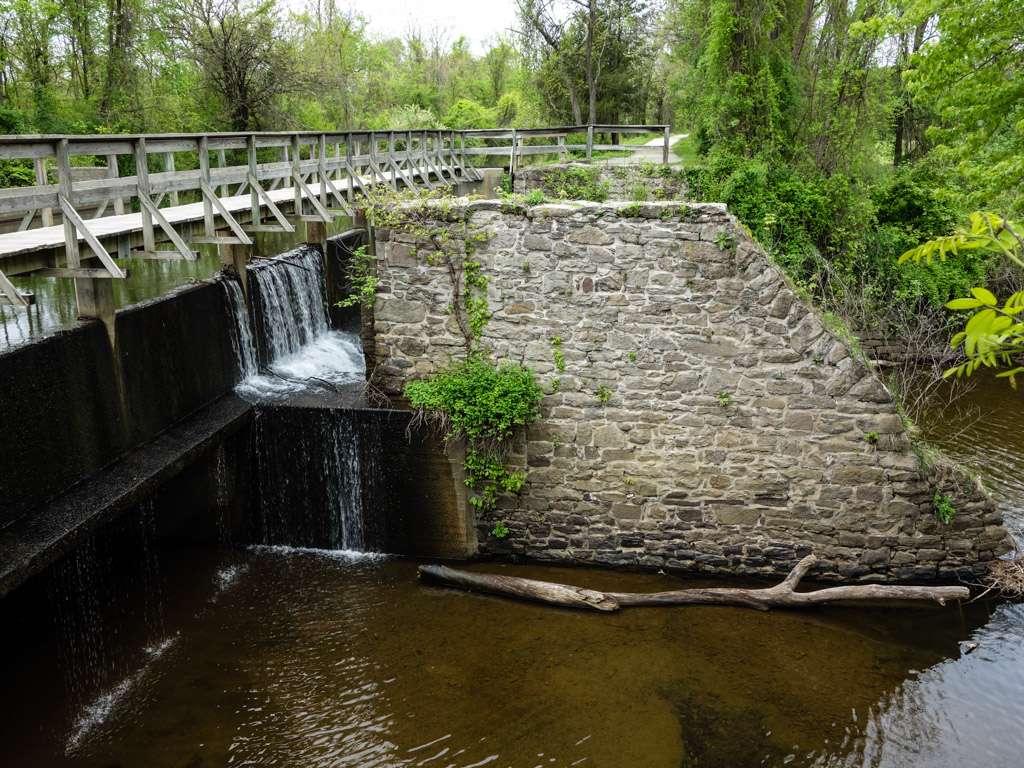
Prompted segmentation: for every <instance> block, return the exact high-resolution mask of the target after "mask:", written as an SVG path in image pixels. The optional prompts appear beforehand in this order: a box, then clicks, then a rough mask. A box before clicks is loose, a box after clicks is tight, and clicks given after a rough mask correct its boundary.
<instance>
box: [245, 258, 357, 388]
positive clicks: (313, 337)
mask: <svg viewBox="0 0 1024 768" xmlns="http://www.w3.org/2000/svg"><path fill="white" fill-rule="evenodd" d="M248 270H249V271H248V275H249V286H250V291H251V298H252V303H253V319H254V324H253V326H252V327H253V328H254V329H255V333H252V332H250V331H249V326H248V324H247V323H246V320H247V317H246V315H245V313H244V311H243V309H242V308H239V307H238V305H237V304H235V307H236V309H235V314H236V318H237V320H236V325H237V326H238V328H239V331H238V338H239V340H240V343H241V345H242V347H244V348H245V349H246V350H249V351H247V352H246V355H251V356H250V357H247V358H246V360H245V362H244V364H243V363H241V362H240V364H239V365H240V368H241V369H242V370H243V371H244V372H245V375H244V376H243V379H244V380H243V383H242V384H241V385H240V386H239V388H238V391H239V393H240V394H242V395H244V396H246V397H249V398H251V399H254V400H260V401H263V400H274V399H278V398H280V397H282V396H287V395H289V394H292V393H294V392H296V391H300V390H303V389H308V388H314V389H315V388H323V387H325V386H326V387H327V388H331V387H335V386H337V385H339V384H352V383H358V382H362V381H363V380H364V374H365V370H366V365H365V361H364V359H363V351H362V346H361V345H360V342H359V338H358V336H356V335H355V334H352V333H343V332H341V331H335V330H332V329H331V327H330V318H329V316H328V313H327V298H326V294H325V287H324V286H325V284H324V257H323V255H322V254H321V253H320V251H318V250H317V249H315V248H310V247H307V246H304V247H301V248H296V249H295V250H293V251H289V252H288V253H286V254H283V255H281V256H278V257H277V258H274V259H267V260H264V261H261V262H260V263H258V264H255V265H251V266H250V267H249V268H248ZM239 293H240V291H239ZM236 298H237V297H236ZM240 360H241V358H240ZM257 360H259V361H260V362H261V363H262V364H263V366H264V369H263V371H262V372H261V373H258V374H257V369H259V367H260V366H259V365H258V364H257Z"/></svg>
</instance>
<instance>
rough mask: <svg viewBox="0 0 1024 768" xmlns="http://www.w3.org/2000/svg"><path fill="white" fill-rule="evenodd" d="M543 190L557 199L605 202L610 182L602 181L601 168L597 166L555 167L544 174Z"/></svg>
mask: <svg viewBox="0 0 1024 768" xmlns="http://www.w3.org/2000/svg"><path fill="white" fill-rule="evenodd" d="M543 190H544V192H545V193H547V195H548V196H550V197H551V198H553V199H556V200H590V201H592V202H595V203H603V202H604V201H605V200H607V199H608V184H607V183H606V182H603V181H601V169H600V168H595V167H582V166H570V167H568V168H553V169H552V170H551V171H549V172H548V173H547V174H545V176H544V181H543Z"/></svg>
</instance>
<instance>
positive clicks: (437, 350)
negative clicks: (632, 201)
mask: <svg viewBox="0 0 1024 768" xmlns="http://www.w3.org/2000/svg"><path fill="white" fill-rule="evenodd" d="M505 208H506V209H507V208H508V206H507V205H506V206H505ZM637 213H639V214H640V215H637ZM446 216H448V217H450V219H456V220H457V219H460V218H461V219H463V220H468V222H469V227H470V228H471V229H476V228H479V229H482V230H486V231H488V232H490V233H491V235H492V237H491V239H490V240H489V242H488V243H487V244H486V245H485V246H483V247H482V248H481V249H480V250H479V251H478V253H477V256H476V257H477V258H479V260H480V261H481V262H482V263H483V264H484V265H485V272H486V274H487V275H488V276H489V278H490V286H489V291H488V299H489V302H490V309H491V311H492V312H493V313H494V315H493V318H492V319H491V321H490V323H489V325H488V326H487V328H486V331H485V336H484V341H485V343H486V344H487V345H488V346H489V347H491V348H492V349H493V350H494V353H495V355H496V357H497V358H499V359H501V358H508V359H513V360H517V361H519V360H521V361H523V362H524V363H525V364H526V365H528V366H530V367H531V368H532V369H533V370H534V371H535V372H536V373H537V375H538V377H539V379H540V381H541V382H542V383H543V386H544V389H545V390H546V391H547V392H549V393H550V394H548V395H547V396H546V397H545V398H544V402H543V418H542V419H541V421H540V423H538V424H536V425H535V426H533V427H532V428H530V430H529V434H528V436H527V438H526V439H525V442H524V444H523V445H522V446H521V454H522V455H521V456H520V458H519V460H520V461H521V462H523V463H525V464H527V465H528V466H529V469H530V471H529V474H528V480H527V485H526V488H525V490H524V492H523V493H522V494H521V496H519V497H515V498H509V499H506V500H505V504H504V505H503V507H502V508H501V509H499V510H498V511H497V512H496V513H495V514H493V515H491V516H489V517H487V518H485V519H480V520H478V534H479V537H480V540H481V542H482V544H481V548H482V550H483V551H495V552H516V553H520V554H524V555H526V556H529V557H533V558H537V559H542V560H557V561H571V562H581V563H604V564H615V565H642V566H659V567H672V568H680V569H690V570H699V571H707V572H722V573H737V572H746V573H768V572H777V571H784V570H787V569H788V568H790V567H791V566H792V564H793V563H794V561H795V560H796V559H797V558H799V557H801V556H803V555H804V554H806V553H808V552H811V551H813V552H815V553H816V554H817V555H818V556H819V557H820V558H822V560H823V564H822V565H821V567H820V569H819V570H818V571H816V574H817V575H819V576H822V577H825V578H867V577H880V578H888V579H918V580H920V579H929V578H935V577H949V576H952V575H954V573H958V572H973V571H977V570H981V569H983V568H984V563H985V562H986V561H988V560H990V559H992V558H993V557H994V556H996V555H997V554H999V553H1001V552H1004V551H1006V550H1007V548H1008V540H1007V534H1006V531H1005V529H1004V528H1003V526H1002V523H1001V517H1000V515H999V514H998V512H997V511H996V510H995V509H994V507H993V505H992V503H991V502H990V501H989V500H988V499H987V498H986V497H985V496H984V495H982V494H981V493H980V492H979V491H978V489H977V488H976V486H975V485H974V484H973V483H970V482H962V483H961V484H960V485H961V488H960V490H957V489H955V488H954V487H953V485H952V484H951V483H950V482H948V481H942V480H940V479H939V477H938V476H937V475H935V474H934V473H929V472H926V471H923V470H922V469H921V468H920V465H919V462H918V459H917V457H916V455H915V453H914V452H913V450H912V448H911V444H910V441H909V439H908V437H907V435H906V433H905V431H904V428H903V426H902V424H901V420H900V418H899V416H898V414H897V411H896V407H895V405H894V403H893V401H892V399H891V397H890V395H889V393H888V392H887V391H886V390H885V388H884V387H883V386H882V385H881V383H880V382H879V381H878V380H877V379H876V378H875V376H874V375H873V374H872V372H871V371H870V370H868V368H867V367H865V365H864V364H863V363H862V362H860V361H859V360H858V359H855V358H854V357H852V356H851V354H850V351H849V350H848V349H847V347H846V345H844V344H843V343H842V341H840V340H839V339H838V338H837V337H836V336H835V335H834V334H833V333H832V332H830V331H829V330H828V329H826V327H825V326H824V324H823V322H822V320H821V318H820V317H818V315H817V314H816V313H815V312H814V310H813V309H812V308H810V307H809V306H807V305H805V304H804V303H802V302H801V301H800V300H799V299H798V298H797V296H796V295H795V293H794V291H793V290H791V288H790V286H789V285H788V284H787V282H786V280H785V279H784V277H783V275H782V274H781V272H780V271H779V270H778V269H776V268H775V267H774V266H773V265H771V264H770V263H769V261H768V260H767V258H766V256H765V254H764V253H763V252H762V251H761V249H760V248H759V247H758V246H757V245H756V244H755V243H754V242H752V241H751V240H750V239H749V237H747V236H746V234H745V233H744V231H743V229H742V228H741V227H739V226H738V225H737V223H736V221H735V220H734V219H733V218H732V217H731V216H729V215H728V214H727V213H726V211H725V209H724V207H723V206H719V205H697V206H689V207H684V210H683V211H682V212H681V210H680V206H679V204H678V203H673V204H649V205H644V206H643V207H642V208H641V209H640V211H639V212H638V211H637V210H636V206H631V205H626V204H605V205H598V204H572V205H544V206H537V207H533V208H529V209H525V210H519V211H511V212H510V211H508V210H504V211H503V210H502V207H501V205H500V204H498V203H496V202H492V201H480V202H475V203H466V202H464V201H463V202H462V203H460V204H459V205H457V206H456V208H455V209H454V210H453V211H451V212H450V213H447V214H446ZM450 219H449V220H450ZM380 235H381V238H380V241H379V242H378V244H377V254H378V258H379V259H380V267H381V278H382V283H381V289H382V290H381V293H380V294H379V297H378V301H377V304H376V307H375V312H374V315H375V317H374V325H373V331H374V337H375V338H374V341H375V349H376V354H377V358H378V360H377V362H378V363H379V364H380V369H379V371H378V373H379V374H380V381H381V382H382V383H383V384H384V386H386V387H387V388H388V389H389V390H390V391H392V392H395V393H397V392H399V391H400V390H401V388H402V386H403V384H404V382H405V381H407V380H408V379H409V378H410V377H414V376H417V375H421V374H427V373H429V372H431V371H433V370H436V369H437V368H438V367H439V366H443V365H445V364H446V363H448V362H449V360H451V359H452V358H453V357H455V356H458V355H459V354H460V350H461V346H462V340H461V337H460V336H459V335H458V334H457V332H456V328H455V322H454V319H453V318H452V317H451V316H450V315H449V314H448V313H447V311H446V307H447V305H448V304H449V302H450V300H451V299H450V282H449V277H448V275H447V271H446V269H445V268H444V267H443V266H431V265H429V264H428V263H427V260H426V256H425V253H426V250H427V249H426V247H425V245H424V244H422V243H419V244H418V243H416V242H414V240H413V238H411V237H410V236H409V235H408V233H403V232H401V231H400V230H392V231H390V232H382V233H380ZM553 337H560V338H561V340H562V343H561V350H562V352H563V353H564V356H565V363H566V364H565V370H564V371H558V370H557V369H556V365H555V359H554V358H555V356H554V351H555V350H554V346H553V344H552V341H551V340H552V338H553ZM602 392H606V393H607V395H608V399H607V402H602V397H601V394H600V393H602ZM872 433H874V434H877V438H878V439H877V444H875V443H873V442H869V441H868V440H866V439H865V438H866V436H867V435H869V434H872ZM936 488H942V489H943V490H944V491H945V492H949V493H951V494H952V495H953V497H954V503H955V505H956V507H957V516H956V519H955V520H954V522H953V523H952V524H951V525H943V524H941V523H939V522H938V521H937V520H936V517H935V514H934V510H933V502H932V497H933V493H934V491H935V489H936ZM497 520H505V521H507V523H508V526H509V528H510V530H511V535H510V536H509V537H508V539H506V540H505V541H497V540H495V539H493V538H488V531H490V529H491V527H492V525H493V524H494V523H495V522H496V521H497Z"/></svg>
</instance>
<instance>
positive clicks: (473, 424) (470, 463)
mask: <svg viewBox="0 0 1024 768" xmlns="http://www.w3.org/2000/svg"><path fill="white" fill-rule="evenodd" d="M405 395H406V397H407V398H409V402H410V403H411V404H412V405H413V407H414V408H416V409H418V412H419V415H420V417H421V418H423V419H425V420H426V421H427V422H429V423H432V424H434V425H435V426H436V427H437V428H438V429H439V430H440V431H441V432H442V434H443V435H444V438H445V440H453V439H464V440H465V441H466V461H465V469H466V486H467V487H469V488H471V489H473V490H474V491H475V492H476V494H477V495H476V496H474V497H473V498H472V499H470V503H472V504H473V505H474V506H475V507H476V508H477V509H479V510H481V511H489V510H491V509H494V507H495V505H496V503H497V499H498V495H499V494H500V493H503V492H508V493H515V492H518V491H519V490H520V489H521V488H522V486H523V482H524V481H525V479H526V475H525V474H524V473H523V472H521V471H514V470H510V469H509V468H508V467H507V466H506V464H505V455H506V453H507V447H508V442H509V441H510V440H511V438H512V437H513V435H514V434H515V433H516V431H517V430H519V429H521V428H522V427H524V426H526V425H527V424H529V423H531V422H533V421H535V420H536V419H537V417H538V416H539V413H540V411H539V408H540V401H541V398H542V397H543V392H542V391H541V389H540V387H539V386H538V384H537V382H536V380H535V379H534V376H533V371H531V370H530V369H529V368H524V367H522V366H520V365H516V364H514V363H507V362H506V363H502V364H500V365H495V364H494V363H493V362H492V361H490V360H489V359H487V358H485V357H483V356H482V355H481V354H472V355H470V356H469V357H468V358H467V359H466V360H464V361H462V362H459V363H456V364H453V365H451V366H449V367H448V368H446V369H444V370H441V371H439V372H438V373H436V374H434V375H433V376H431V377H429V378H425V379H418V380H416V381H410V382H409V383H408V384H406V385H405Z"/></svg>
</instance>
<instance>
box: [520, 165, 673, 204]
mask: <svg viewBox="0 0 1024 768" xmlns="http://www.w3.org/2000/svg"><path fill="white" fill-rule="evenodd" d="M567 171H568V172H573V171H577V172H581V173H586V174H593V175H594V177H595V179H596V181H597V183H598V184H599V185H600V187H601V188H602V189H603V190H604V192H605V193H606V195H607V198H606V199H608V200H631V201H634V202H640V201H648V200H654V201H658V200H682V199H683V198H685V197H686V191H687V189H686V176H685V174H684V172H683V169H682V168H680V167H675V166H670V165H655V164H653V163H647V164H643V165H601V164H599V163H593V164H584V163H568V164H566V165H537V166H527V167H525V168H519V169H517V170H516V173H515V179H514V180H513V182H512V191H513V192H515V193H517V194H521V195H524V194H526V193H527V192H532V191H533V190H537V189H539V190H541V191H542V192H544V193H545V194H546V195H547V196H548V197H549V198H556V197H558V196H559V195H558V193H559V182H558V178H559V176H564V175H565V173H566V172H567Z"/></svg>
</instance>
